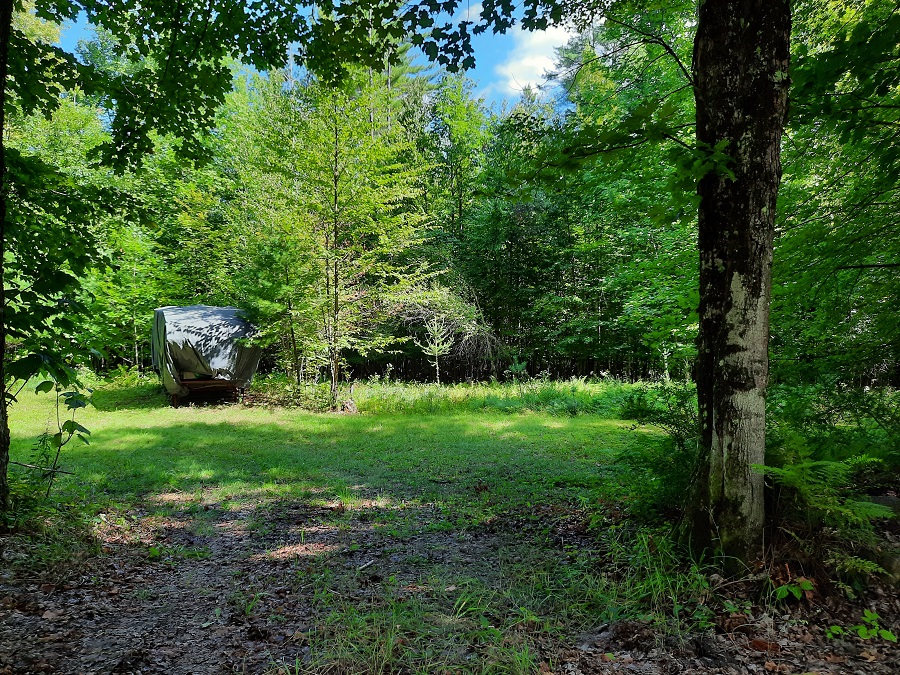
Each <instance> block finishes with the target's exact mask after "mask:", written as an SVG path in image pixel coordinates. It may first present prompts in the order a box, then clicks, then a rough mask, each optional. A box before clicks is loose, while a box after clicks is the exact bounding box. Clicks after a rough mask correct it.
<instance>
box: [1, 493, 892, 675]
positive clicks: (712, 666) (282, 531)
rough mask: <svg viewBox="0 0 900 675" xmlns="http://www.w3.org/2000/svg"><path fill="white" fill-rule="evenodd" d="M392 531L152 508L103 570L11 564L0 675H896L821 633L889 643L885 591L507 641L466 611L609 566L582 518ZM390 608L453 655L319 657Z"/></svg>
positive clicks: (486, 620)
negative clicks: (696, 619)
mask: <svg viewBox="0 0 900 675" xmlns="http://www.w3.org/2000/svg"><path fill="white" fill-rule="evenodd" d="M161 501H163V502H166V503H165V508H164V509H163V510H162V511H161V509H160V502H161ZM395 516H396V514H392V513H389V512H388V510H387V509H384V508H381V507H379V506H378V504H377V502H376V501H374V500H373V501H370V502H363V503H362V504H361V505H359V504H357V505H354V506H352V507H350V506H348V505H345V504H343V503H342V502H337V503H334V504H328V505H324V506H323V505H314V504H311V503H305V502H300V501H286V502H275V503H273V502H259V503H255V504H253V503H241V504H238V505H234V504H231V505H226V504H216V503H210V502H208V501H207V502H204V501H203V500H202V498H201V499H200V501H199V502H198V501H196V500H195V499H187V498H186V499H177V498H175V499H172V498H170V499H167V500H166V499H163V500H159V499H157V500H156V502H151V501H149V500H148V501H147V503H144V504H142V505H141V506H140V507H139V508H135V509H133V510H131V511H129V512H127V513H123V514H118V515H117V516H116V517H112V514H110V517H107V518H105V519H101V521H100V523H99V525H98V527H97V531H96V536H97V538H98V540H99V543H100V547H101V548H100V550H101V553H100V555H98V556H96V557H94V558H92V559H89V560H88V561H86V562H84V563H82V564H81V565H78V566H73V568H72V569H71V570H70V572H69V574H68V575H65V577H64V578H63V579H62V580H60V579H47V578H42V577H40V576H36V575H34V574H29V573H28V572H27V571H26V568H21V567H17V566H9V565H6V566H5V569H4V570H3V571H0V675H6V674H12V673H15V674H22V675H25V674H30V673H66V674H70V673H71V674H73V675H74V674H84V675H88V674H93V675H101V674H116V673H118V674H126V673H127V674H134V675H138V674H141V675H146V674H158V673H159V674H161V673H166V674H171V675H193V674H197V675H201V674H207V673H209V674H213V673H262V674H267V675H274V674H276V673H285V674H286V673H299V672H310V673H334V674H337V673H368V672H381V673H412V672H422V673H430V672H434V673H469V672H472V673H475V672H535V673H543V674H548V673H551V674H556V675H595V674H600V673H648V674H649V673H654V674H665V675H668V674H672V673H698V674H701V675H706V674H713V673H721V674H731V673H735V674H738V673H788V674H795V675H801V674H806V675H812V674H813V673H818V674H820V675H825V674H826V673H827V674H832V673H834V674H844V673H847V674H853V675H857V674H873V675H876V674H877V675H880V674H885V675H887V674H889V673H897V672H898V666H897V664H898V663H900V649H898V647H897V645H896V643H892V642H889V641H886V640H864V639H861V638H859V637H857V636H855V635H854V634H853V633H852V631H850V632H849V633H847V634H844V635H842V636H840V637H839V638H837V639H829V638H827V637H826V635H825V630H826V628H827V627H828V626H831V625H843V626H852V625H853V624H854V623H856V622H857V621H858V617H859V616H860V614H861V613H862V611H863V608H864V607H867V608H869V609H871V610H872V611H874V612H876V613H877V615H878V616H879V619H880V621H881V626H882V627H883V628H884V629H886V630H892V631H893V632H894V634H897V633H898V632H900V630H898V629H900V625H898V617H900V599H898V596H897V593H896V589H895V588H892V587H890V586H885V587H875V588H874V589H873V590H872V591H871V592H870V593H869V594H868V595H867V598H866V603H865V604H862V603H861V602H860V601H857V602H850V601H848V600H846V599H842V598H840V597H838V596H829V597H813V598H808V597H804V599H803V600H802V601H801V602H797V603H793V604H771V605H769V606H764V607H760V606H758V605H757V604H755V603H753V602H750V601H747V602H745V604H744V606H743V611H740V612H736V611H730V612H729V611H724V610H721V611H718V612H717V614H716V616H715V618H714V621H713V622H712V624H711V626H709V627H708V628H707V629H705V630H703V631H698V632H697V633H696V634H691V633H686V632H678V631H676V632H671V631H665V630H661V629H660V626H659V625H658V624H655V623H653V622H652V621H648V620H637V619H633V618H632V619H625V618H620V619H618V620H612V621H603V620H601V616H600V615H601V614H602V612H599V611H598V619H597V621H596V623H595V624H594V625H593V627H590V628H589V629H588V630H584V631H582V632H581V633H579V634H571V631H567V630H566V629H565V627H563V628H559V627H556V628H553V629H547V627H546V623H547V622H546V621H545V620H543V619H539V618H538V617H535V616H526V615H524V614H523V618H522V620H521V621H517V622H514V623H512V624H510V623H509V622H507V624H506V625H505V628H504V630H503V631H501V630H500V629H498V628H496V626H501V627H502V626H504V624H503V617H501V616H494V614H499V612H500V610H499V609H497V608H493V609H492V608H490V607H484V606H482V607H479V608H477V610H473V613H472V617H467V616H466V612H467V611H468V610H467V607H468V606H469V605H467V604H466V603H468V602H473V603H474V602H475V601H474V600H472V599H471V598H472V597H474V596H473V592H472V591H471V588H482V589H488V590H491V589H494V591H496V589H502V588H504V587H508V586H509V585H510V584H511V581H510V580H508V579H504V578H503V575H502V573H501V569H502V568H503V565H501V564H500V562H499V561H500V560H501V558H503V557H504V556H506V557H507V558H508V557H509V556H519V557H521V558H522V559H523V563H522V564H523V565H524V566H526V567H527V565H528V564H529V563H528V556H529V555H535V554H539V555H549V556H555V557H556V558H559V559H561V560H563V562H565V559H566V558H571V557H572V555H573V551H578V553H577V555H578V556H579V557H581V558H584V557H585V556H587V557H588V558H590V557H591V556H594V558H595V564H596V565H597V566H598V567H600V566H602V565H603V564H604V556H603V555H602V553H601V552H599V551H597V550H596V549H597V545H596V538H595V537H592V536H590V535H589V534H587V533H586V532H585V527H584V521H585V517H584V514H583V513H579V512H578V509H577V508H575V507H566V506H564V505H563V506H554V507H536V508H535V509H534V510H533V511H532V512H531V513H526V514H521V513H520V514H514V513H511V514H508V515H507V516H503V517H497V518H494V519H491V520H488V521H487V522H484V523H481V524H476V525H473V524H468V525H454V524H452V523H449V522H448V521H447V520H446V518H445V514H443V513H442V512H441V511H440V509H438V508H437V507H436V506H433V505H425V506H423V507H416V509H410V513H408V514H406V517H405V519H403V520H402V521H401V522H399V523H398V521H397V520H396V518H395ZM16 545H17V540H16V539H15V538H14V537H7V538H6V540H5V541H0V549H2V551H3V555H4V558H5V559H7V560H12V559H15V558H16V556H17V555H19V556H20V557H21V554H18V553H17V552H16V550H15V549H16ZM535 552H537V553H535ZM472 584H476V585H475V586H473V585H472ZM494 591H492V592H494ZM732 592H733V594H734V596H735V597H736V598H737V599H740V598H742V597H751V598H752V595H753V593H752V590H750V589H749V587H748V586H746V585H745V586H744V587H741V586H740V585H736V586H734V587H733V590H732ZM388 596H389V597H391V598H393V600H392V601H393V602H395V603H398V606H399V605H403V603H406V604H407V605H410V604H412V603H414V602H416V601H417V600H418V599H421V598H425V599H427V600H428V602H431V603H432V604H431V605H426V606H428V607H432V608H434V607H442V608H443V609H445V610H446V611H447V613H448V614H451V613H452V614H454V615H455V616H456V618H457V619H458V623H457V628H456V629H454V628H452V627H451V628H449V629H448V631H449V636H450V637H448V638H447V641H446V645H455V646H453V647H452V648H451V647H446V646H445V647H443V648H442V649H443V652H441V653H439V654H438V655H437V657H435V656H434V654H432V655H431V657H430V658H431V659H432V660H431V661H429V660H428V659H422V660H419V661H416V660H415V659H414V658H411V659H410V658H408V659H406V660H404V659H402V658H396V659H393V660H392V659H391V658H388V659H387V660H385V661H383V662H379V663H381V665H380V666H377V667H376V666H373V665H372V663H368V662H365V661H357V662H353V661H349V662H347V661H342V660H341V658H339V657H337V656H335V657H330V656H329V655H328V654H327V653H324V654H323V653H322V650H323V649H326V651H327V648H329V647H333V646H334V644H335V643H334V640H335V639H336V640H340V639H341V636H346V635H349V633H347V632H346V631H345V627H344V626H342V625H340V621H342V620H348V617H350V616H352V614H350V613H345V614H335V613H334V607H335V606H338V605H339V606H341V607H344V608H345V609H346V608H347V607H350V608H356V607H358V608H360V611H362V610H363V609H365V608H369V609H371V608H377V607H379V606H381V605H380V603H381V604H383V603H384V601H385V600H384V599H385V597H388ZM323 597H324V598H326V600H323ZM441 603H443V604H441ZM472 606H473V607H474V604H473V605H472ZM492 612H493V613H494V614H492ZM370 616H375V614H372V615H370ZM470 618H471V620H469V619H470ZM336 621H337V622H338V623H337V625H336V624H335V622H336ZM472 626H475V629H477V630H476V632H472V631H473V630H475V629H472ZM388 628H389V630H388V631H387V632H386V633H384V634H383V639H385V640H387V639H388V637H389V639H390V640H391V641H392V642H391V650H392V651H391V654H395V653H398V652H402V651H403V650H407V651H408V650H412V649H420V650H425V651H427V649H428V647H423V646H422V645H421V644H418V643H417V642H416V636H415V635H409V634H406V635H400V634H399V633H400V632H401V631H399V630H398V631H397V634H396V635H395V634H394V632H392V631H393V627H388ZM400 628H401V627H400V626H399V625H398V626H397V629H400ZM453 630H459V631H462V630H468V631H470V632H471V635H476V637H474V638H472V637H471V636H469V637H466V636H463V635H459V636H454V635H453V634H452V633H453ZM478 631H480V632H478ZM492 631H493V632H492ZM500 633H503V634H502V635H500ZM466 635H469V634H468V633H467V634H466ZM484 635H489V636H495V641H496V645H499V646H500V647H502V648H507V649H511V650H512V649H519V652H518V653H519V654H527V655H528V661H527V663H525V664H524V665H522V666H521V670H519V671H512V670H510V671H505V670H503V669H501V668H499V666H498V667H497V668H496V669H494V670H491V667H490V662H489V661H488V658H489V656H490V655H489V652H488V650H489V649H493V648H494V647H491V646H490V645H488V646H486V644H487V643H486V642H485V641H486V640H487V639H488V638H485V637H484ZM385 636H388V637H385ZM479 636H480V637H479ZM377 639H382V638H380V637H376V640H377ZM491 639H494V638H491ZM479 641H481V642H479ZM467 642H468V643H467ZM469 643H471V644H469ZM442 644H443V643H442ZM417 645H418V646H417ZM388 656H390V654H389V655H388ZM411 664H412V665H411ZM429 664H431V665H429ZM435 664H438V665H435Z"/></svg>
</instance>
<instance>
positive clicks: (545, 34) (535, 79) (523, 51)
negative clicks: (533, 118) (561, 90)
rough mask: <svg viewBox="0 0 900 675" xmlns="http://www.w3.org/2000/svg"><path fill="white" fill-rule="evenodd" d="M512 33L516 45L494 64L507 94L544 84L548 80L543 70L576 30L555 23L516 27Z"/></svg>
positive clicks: (550, 64) (548, 68)
mask: <svg viewBox="0 0 900 675" xmlns="http://www.w3.org/2000/svg"><path fill="white" fill-rule="evenodd" d="M511 34H512V38H513V41H514V46H513V48H512V50H511V51H510V52H509V54H508V56H507V57H506V60H505V61H503V62H502V63H500V64H498V65H497V66H496V67H495V68H494V72H495V73H496V74H497V75H499V76H500V85H501V88H505V90H506V91H505V92H504V93H506V94H519V93H521V92H522V90H523V89H525V87H527V86H531V87H536V86H537V85H539V84H543V83H544V82H545V81H546V78H545V77H544V73H545V72H547V71H549V70H552V69H553V59H554V57H555V56H556V48H557V47H561V46H562V45H564V44H566V42H568V41H569V39H570V38H571V37H573V36H574V35H575V34H576V33H575V32H573V31H571V30H569V29H567V28H564V27H562V26H553V27H551V28H548V29H547V30H543V31H533V32H532V31H527V30H523V29H522V28H521V27H516V28H514V29H513V30H512V31H511Z"/></svg>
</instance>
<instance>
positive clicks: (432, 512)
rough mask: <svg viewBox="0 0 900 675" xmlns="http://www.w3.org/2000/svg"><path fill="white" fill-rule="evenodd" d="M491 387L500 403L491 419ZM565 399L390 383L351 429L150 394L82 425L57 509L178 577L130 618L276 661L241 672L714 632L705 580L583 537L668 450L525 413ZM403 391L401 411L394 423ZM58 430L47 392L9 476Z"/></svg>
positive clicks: (653, 549) (508, 667) (620, 425)
mask: <svg viewBox="0 0 900 675" xmlns="http://www.w3.org/2000/svg"><path fill="white" fill-rule="evenodd" d="M574 386H575V387H576V391H575V392H574V393H575V394H578V395H579V396H581V395H583V396H584V397H586V398H585V400H588V399H590V400H593V401H597V400H603V399H604V397H605V396H607V395H608V394H609V392H606V393H604V391H602V388H601V387H595V390H594V391H587V389H579V387H583V384H582V385H577V384H576V385H574ZM616 387H620V385H616ZM569 388H570V389H571V386H570V387H569ZM461 391H462V392H463V393H465V392H468V393H467V394H466V395H462V394H460V392H461ZM473 391H474V392H475V394H473V393H472V392H473ZM485 391H487V392H488V394H490V396H494V397H495V398H496V400H501V401H507V402H508V403H507V404H504V405H502V406H494V405H484V402H485V401H490V400H493V399H491V398H490V397H487V396H485ZM561 391H562V390H561V389H560V388H558V387H556V386H555V385H554V387H552V388H551V394H552V395H553V396H556V397H557V398H553V396H551V395H550V394H541V393H540V392H539V391H537V390H536V389H535V390H533V391H531V394H532V395H533V396H532V397H531V398H528V397H527V396H526V398H524V399H523V398H522V397H521V396H520V395H521V394H523V393H524V394H526V395H528V394H529V392H528V391H525V390H523V389H522V388H521V387H518V386H512V387H510V386H507V387H506V388H501V387H498V386H494V387H482V388H481V389H479V388H476V387H468V388H463V387H457V388H454V387H449V388H446V390H445V391H444V393H445V394H446V396H444V398H443V399H441V398H440V395H441V390H437V389H436V388H435V387H425V386H422V387H411V388H410V391H408V392H406V393H403V392H402V390H401V388H399V387H396V386H395V385H390V386H389V387H386V386H385V385H377V386H374V387H370V388H363V390H362V392H360V394H359V402H360V408H361V409H362V411H363V412H362V413H361V414H358V415H341V414H313V413H308V412H303V411H299V410H292V409H284V408H263V407H245V406H234V405H225V406H208V407H181V408H178V409H173V408H171V407H169V406H168V405H167V401H166V399H165V398H164V397H162V396H161V395H160V394H158V393H157V392H156V391H155V389H154V388H153V387H152V386H148V385H145V384H141V383H137V384H134V385H132V386H127V387H120V388H113V387H110V388H106V389H101V390H100V391H98V392H97V394H96V399H97V406H96V407H95V408H92V409H88V410H86V411H84V412H83V413H80V414H79V417H78V421H79V422H80V423H81V424H83V425H84V426H86V427H87V428H88V429H90V430H91V444H90V445H87V446H86V445H78V446H75V445H71V446H68V447H66V448H65V451H64V455H63V467H64V468H65V469H66V470H68V471H71V472H72V473H73V474H74V475H71V476H69V475H64V476H61V477H60V480H59V482H58V486H57V487H56V488H55V491H56V496H57V498H59V497H61V498H62V501H63V503H69V504H75V503H78V502H80V503H82V504H87V505H89V506H90V509H89V512H88V513H89V516H93V521H92V523H90V528H91V530H92V531H93V532H94V533H95V536H96V538H95V541H96V546H95V550H100V549H102V551H103V552H104V554H105V555H107V556H112V557H119V558H121V557H123V556H124V557H127V559H128V560H130V561H131V562H130V563H129V564H130V565H133V566H135V568H136V569H138V570H140V572H139V574H138V578H141V579H143V578H147V579H150V578H153V577H154V575H157V576H158V577H159V579H160V580H163V579H170V578H172V575H175V578H177V579H180V581H178V583H177V584H176V585H175V587H173V586H172V585H171V582H168V584H167V582H165V581H160V582H159V584H162V586H159V585H153V584H149V582H148V583H145V584H144V585H141V584H137V585H134V586H133V587H129V589H128V592H127V593H122V594H120V595H119V596H117V597H119V598H121V599H120V600H118V601H117V602H120V603H124V605H123V606H122V607H120V608H119V609H118V610H117V611H118V614H119V615H122V616H129V612H130V611H133V612H134V613H135V616H138V615H139V616H144V617H146V616H147V615H148V614H147V612H150V616H152V615H153V611H154V610H153V607H155V606H157V605H162V604H165V603H168V604H167V606H169V607H172V606H175V607H181V606H183V609H182V611H184V612H185V613H186V614H189V613H190V614H192V615H196V614H197V613H198V612H200V613H202V616H201V617H200V618H198V619H196V620H191V621H193V624H191V625H194V628H193V629H191V630H193V631H194V632H191V630H188V631H187V633H184V634H182V635H181V636H180V637H179V639H182V640H192V639H195V640H196V641H197V644H200V643H201V642H202V641H209V640H210V636H209V634H208V633H209V631H210V630H212V629H213V628H216V627H218V628H217V630H219V631H220V632H221V633H222V634H223V635H225V634H228V635H230V633H229V631H232V630H238V629H236V628H233V627H234V626H240V627H241V628H240V630H241V631H245V632H246V631H249V632H248V633H246V634H247V635H250V636H251V637H252V639H254V640H257V641H259V642H260V644H261V645H262V646H260V647H259V648H258V649H257V650H256V651H255V652H253V658H255V659H256V661H255V662H254V663H256V670H253V669H252V668H251V669H250V670H248V671H247V672H263V671H265V670H267V671H268V672H272V673H276V672H330V673H388V672H409V673H436V672H442V671H446V672H466V673H468V672H478V673H532V672H536V670H537V669H538V668H539V667H545V666H546V664H547V660H548V659H550V658H551V656H550V655H551V654H552V653H554V650H555V649H557V648H558V645H559V644H560V643H563V642H567V641H568V642H571V641H572V640H575V639H576V638H577V636H578V635H579V634H581V633H584V632H585V631H591V630H593V629H596V628H597V627H598V626H600V625H602V624H605V623H608V622H611V621H618V620H621V619H623V618H629V617H636V618H647V617H651V618H653V617H655V619H654V620H656V621H658V623H659V625H660V626H662V627H665V626H667V625H669V623H668V622H669V621H670V618H671V614H672V610H673V608H675V611H681V612H683V616H682V617H681V619H682V622H681V623H680V624H679V626H687V625H690V624H691V623H692V622H693V623H694V624H696V623H697V622H702V621H707V620H708V617H706V616H705V615H704V614H703V612H702V611H699V610H698V607H699V605H698V603H699V600H698V593H702V591H703V583H704V579H705V578H704V577H703V575H702V574H701V573H700V572H699V571H698V570H696V569H693V570H686V571H685V573H684V574H683V575H682V576H679V575H678V574H674V575H673V574H672V569H671V568H667V570H663V569H662V568H661V567H660V565H670V564H671V566H672V567H675V566H676V565H675V564H674V562H673V561H674V557H673V558H671V559H667V560H665V561H661V560H660V558H659V556H658V555H657V553H658V551H659V547H658V545H657V543H656V542H653V541H650V540H648V539H647V538H646V536H645V535H643V534H640V533H638V534H637V535H635V533H634V532H633V531H631V530H629V529H628V528H624V529H617V526H613V527H611V528H608V529H605V530H603V534H602V536H600V537H598V534H597V533H593V532H589V531H587V526H588V525H589V524H590V522H591V519H592V518H593V519H594V521H595V522H596V520H597V518H601V517H602V516H600V515H598V514H599V513H600V511H601V510H600V507H599V505H600V504H602V503H604V502H606V501H608V500H611V499H618V498H619V497H620V496H621V495H622V494H623V490H626V491H627V487H623V486H622V485H621V480H622V473H621V471H620V470H619V468H618V467H617V466H616V463H615V458H616V457H617V456H618V455H619V454H620V453H622V452H623V451H629V450H630V451H635V449H636V448H639V447H642V446H651V445H654V444H658V443H660V442H661V440H662V437H661V434H659V433H658V432H654V431H653V430H651V429H641V430H633V429H632V428H631V427H632V425H631V424H630V423H629V422H625V421H621V420H617V419H612V418H611V417H603V416H600V415H596V414H584V413H583V411H576V413H577V414H571V410H570V409H571V406H569V407H568V408H566V407H565V406H561V405H558V406H556V409H554V407H553V406H549V407H545V409H543V410H541V411H537V412H536V411H534V410H532V409H531V408H534V407H539V406H538V405H537V404H535V403H534V401H552V400H560V399H559V396H560V395H561V393H560V392H561ZM617 391H619V390H618V389H616V390H615V391H613V395H617ZM398 392H399V393H398ZM579 392H581V393H579ZM563 393H565V392H563ZM569 393H572V392H571V391H570V392H569ZM401 394H402V395H403V396H405V397H407V398H408V399H409V402H410V405H409V407H408V408H407V409H405V412H397V411H395V410H393V408H392V406H393V405H395V403H396V402H397V400H398V397H400V396H401ZM517 396H519V398H517ZM510 402H511V403H510ZM523 402H527V405H525V404H523ZM432 408H434V410H432ZM426 410H428V411H426ZM510 411H512V412H510ZM560 411H562V413H561V412H560ZM51 414H54V413H53V412H52V398H51V397H49V396H48V395H35V394H32V393H30V392H23V393H22V394H21V395H20V397H19V401H18V403H16V404H15V406H14V407H13V408H12V409H11V420H12V433H13V458H14V459H16V460H18V461H23V462H28V461H29V457H30V455H29V453H30V447H31V444H32V443H33V439H34V438H35V437H36V436H37V435H38V434H40V433H41V432H42V431H44V429H45V426H46V421H47V419H48V418H49V416H50V415H51ZM71 511H72V512H73V513H75V512H78V510H77V509H75V508H72V509H71ZM81 512H84V511H83V510H82V511H81ZM648 536H649V535H648ZM641 537H644V538H643V539H642V538H641ZM89 554H90V552H86V553H85V556H88V555H89ZM35 556H37V557H38V558H40V557H41V553H40V552H39V551H35V550H32V551H31V555H30V557H29V560H28V561H24V560H23V561H19V562H21V566H20V567H21V569H22V570H23V572H22V573H26V572H25V570H30V571H28V572H27V573H28V574H38V575H40V574H46V573H47V572H48V571H50V570H52V569H53V568H54V566H57V565H58V564H59V563H60V562H61V561H62V560H64V551H60V550H55V551H53V552H52V554H51V552H46V553H45V557H44V558H43V560H44V564H43V566H42V567H41V566H40V565H39V566H38V568H40V569H38V568H35V566H34V564H33V563H34V557H35ZM100 559H101V560H102V559H103V556H102V555H101V558H100ZM26 563H27V564H26ZM16 564H18V563H16ZM27 565H32V566H31V567H28V566H27ZM163 570H169V571H168V572H164V571H163ZM166 575H168V576H166ZM129 603H130V604H129ZM148 608H149V609H148ZM200 608H202V611H201V609H200ZM160 616H162V615H160ZM167 616H168V615H167ZM201 619H202V620H201ZM160 620H161V619H160ZM167 620H168V619H167ZM110 621H112V619H110ZM143 621H144V622H145V623H146V619H143ZM195 624H196V625H195ZM248 626H249V628H248ZM245 637H246V635H245ZM245 641H246V640H245ZM213 642H215V640H213ZM110 649H111V650H112V651H115V645H112V646H110ZM244 658H245V659H246V658H250V657H249V656H246V655H245V657H244ZM264 662H265V663H264ZM541 664H544V666H541ZM85 667H87V666H85ZM197 667H198V668H200V666H197ZM245 667H246V664H245ZM292 669H293V670H292ZM298 669H299V670H298ZM200 672H202V669H201V671H200Z"/></svg>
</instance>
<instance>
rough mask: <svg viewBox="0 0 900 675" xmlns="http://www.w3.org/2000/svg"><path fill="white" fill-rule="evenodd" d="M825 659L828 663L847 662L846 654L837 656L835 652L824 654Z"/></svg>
mask: <svg viewBox="0 0 900 675" xmlns="http://www.w3.org/2000/svg"><path fill="white" fill-rule="evenodd" d="M825 660H826V661H827V662H828V663H847V657H846V656H837V655H836V654H826V655H825Z"/></svg>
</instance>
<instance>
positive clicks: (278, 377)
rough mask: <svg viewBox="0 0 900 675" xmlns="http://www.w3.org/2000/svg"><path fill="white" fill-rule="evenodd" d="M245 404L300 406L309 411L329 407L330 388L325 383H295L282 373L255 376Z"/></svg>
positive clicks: (328, 408) (322, 409) (319, 410)
mask: <svg viewBox="0 0 900 675" xmlns="http://www.w3.org/2000/svg"><path fill="white" fill-rule="evenodd" d="M244 402H245V403H246V404H247V405H271V406H283V407H285V408H301V409H303V410H309V411H311V412H325V411H327V410H330V409H331V389H330V387H329V386H328V385H327V384H324V383H323V384H316V383H312V382H301V383H299V384H298V383H297V381H296V380H294V379H293V378H292V377H289V376H288V375H285V374H284V373H271V374H269V375H263V376H257V377H256V378H255V379H254V380H253V382H252V384H251V385H250V388H249V389H248V390H247V396H246V398H245V400H244Z"/></svg>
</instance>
